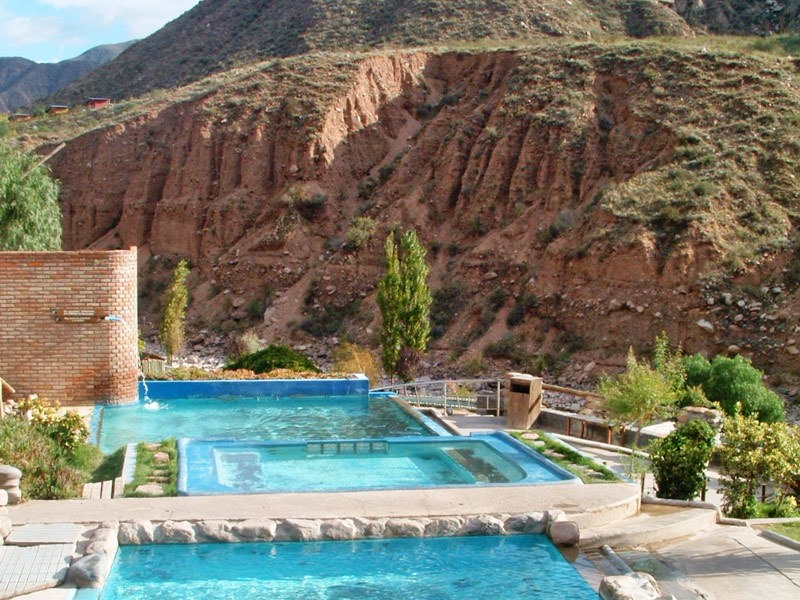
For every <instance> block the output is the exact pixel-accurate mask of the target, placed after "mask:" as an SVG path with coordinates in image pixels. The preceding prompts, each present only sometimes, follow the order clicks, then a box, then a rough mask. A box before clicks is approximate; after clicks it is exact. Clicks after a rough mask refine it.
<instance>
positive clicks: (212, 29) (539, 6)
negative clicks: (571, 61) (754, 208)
mask: <svg viewBox="0 0 800 600" xmlns="http://www.w3.org/2000/svg"><path fill="white" fill-rule="evenodd" d="M694 12H697V11H694ZM607 33H611V34H617V35H634V36H644V35H653V34H662V35H663V34H667V35H687V34H689V33H690V28H689V27H688V25H687V24H686V21H685V20H684V19H682V18H681V17H680V16H678V15H677V14H676V13H675V12H674V11H673V10H672V9H670V8H669V7H667V6H666V5H664V4H663V3H661V2H656V1H655V0H204V1H203V2H200V3H199V4H198V5H197V6H196V7H195V8H193V9H192V10H190V11H188V12H186V13H185V14H184V15H183V16H181V17H180V18H178V19H176V20H175V21H173V22H171V23H169V24H168V25H167V26H165V27H164V28H163V29H161V30H160V31H158V32H156V33H155V34H153V35H151V36H150V37H148V38H147V39H146V40H143V41H142V42H141V43H139V44H137V45H136V47H135V48H132V49H131V51H130V52H127V53H126V54H125V55H124V56H121V57H120V58H119V59H118V60H116V61H114V63H113V64H110V65H108V66H107V67H105V68H103V69H101V70H100V71H98V72H96V73H93V74H92V75H91V76H90V77H88V78H87V79H85V80H83V81H81V82H78V83H76V84H74V85H73V86H71V87H70V88H69V89H68V90H65V92H64V93H63V94H60V95H59V96H58V98H62V99H63V98H65V99H74V98H80V97H83V96H85V95H86V94H87V92H88V91H89V90H104V91H103V94H105V95H111V96H113V97H114V98H117V99H120V98H125V97H128V96H138V95H140V94H142V93H145V92H147V91H149V90H152V89H155V88H172V87H174V86H176V85H181V84H185V83H187V82H190V81H194V80H196V79H198V78H200V77H202V76H205V75H208V74H210V73H214V72H217V71H221V70H225V69H228V68H230V67H232V66H234V65H237V64H242V63H246V62H250V61H252V60H254V59H264V58H267V57H274V56H291V55H296V54H303V53H306V52H309V51H319V50H335V51H341V50H343V49H353V50H359V49H362V50H363V49H364V48H374V47H380V46H404V47H408V46H421V45H429V44H432V43H440V42H447V43H452V42H454V41H464V40H477V39H484V38H486V39H489V38H491V39H509V40H510V39H531V38H537V37H541V36H554V37H562V36H567V37H575V38H580V39H587V38H592V36H598V35H605V34H607Z"/></svg>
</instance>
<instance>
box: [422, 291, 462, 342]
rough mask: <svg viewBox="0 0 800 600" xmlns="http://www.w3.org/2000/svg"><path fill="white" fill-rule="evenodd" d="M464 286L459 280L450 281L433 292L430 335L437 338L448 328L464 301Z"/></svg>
mask: <svg viewBox="0 0 800 600" xmlns="http://www.w3.org/2000/svg"><path fill="white" fill-rule="evenodd" d="M466 299H467V294H466V287H465V286H464V284H463V283H462V282H460V281H450V282H448V283H446V284H445V285H443V286H442V287H440V288H439V289H438V290H436V291H435V292H433V302H431V313H430V320H431V337H432V338H433V339H439V338H440V337H442V336H443V335H444V334H445V333H447V330H448V329H449V328H450V324H451V323H452V322H453V319H455V318H456V316H457V314H458V311H459V310H461V309H462V308H463V306H464V304H465V303H466Z"/></svg>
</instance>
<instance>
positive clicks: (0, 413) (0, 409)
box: [0, 377, 15, 419]
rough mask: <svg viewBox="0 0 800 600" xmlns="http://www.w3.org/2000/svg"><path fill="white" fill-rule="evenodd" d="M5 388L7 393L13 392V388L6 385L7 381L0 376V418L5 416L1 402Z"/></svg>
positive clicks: (4, 409)
mask: <svg viewBox="0 0 800 600" xmlns="http://www.w3.org/2000/svg"><path fill="white" fill-rule="evenodd" d="M6 390H8V393H9V394H13V393H15V392H14V388H13V387H11V386H10V385H8V382H7V381H6V380H5V379H3V378H2V377H0V419H5V418H6V408H5V405H4V404H3V392H4V391H6Z"/></svg>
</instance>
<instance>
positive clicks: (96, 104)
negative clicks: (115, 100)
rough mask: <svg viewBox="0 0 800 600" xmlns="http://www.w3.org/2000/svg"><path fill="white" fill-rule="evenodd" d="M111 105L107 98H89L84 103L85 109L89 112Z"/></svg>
mask: <svg viewBox="0 0 800 600" xmlns="http://www.w3.org/2000/svg"><path fill="white" fill-rule="evenodd" d="M109 104H111V100H109V99H108V98H89V99H88V100H87V101H86V108H88V109H89V110H94V109H96V108H102V107H103V106H108V105H109Z"/></svg>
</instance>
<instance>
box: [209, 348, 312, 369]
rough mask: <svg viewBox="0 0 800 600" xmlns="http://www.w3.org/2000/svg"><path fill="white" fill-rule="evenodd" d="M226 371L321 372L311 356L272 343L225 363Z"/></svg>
mask: <svg viewBox="0 0 800 600" xmlns="http://www.w3.org/2000/svg"><path fill="white" fill-rule="evenodd" d="M224 369H225V370H226V371H235V370H239V369H248V370H250V371H253V373H256V374H259V373H269V372H270V371H272V370H274V369H290V370H292V371H311V372H313V373H319V368H317V365H315V364H314V363H313V362H312V360H311V359H310V358H308V357H307V356H305V355H303V354H300V353H299V352H295V351H294V350H292V349H290V348H287V347H286V346H279V345H277V344H272V345H270V346H267V347H266V348H264V349H263V350H259V351H258V352H253V353H252V354H245V355H243V356H240V357H239V358H238V359H236V360H235V361H233V362H231V363H228V364H227V365H225V367H224Z"/></svg>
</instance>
